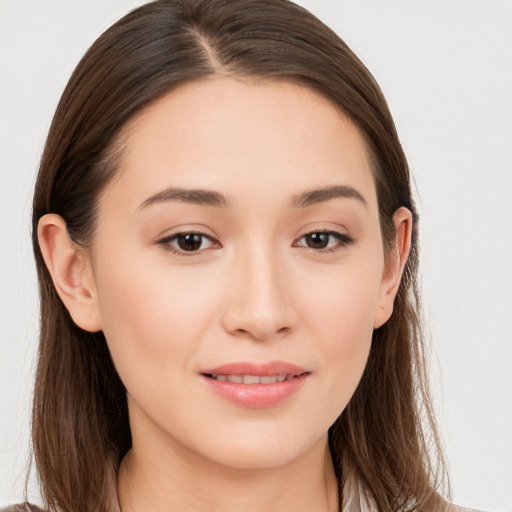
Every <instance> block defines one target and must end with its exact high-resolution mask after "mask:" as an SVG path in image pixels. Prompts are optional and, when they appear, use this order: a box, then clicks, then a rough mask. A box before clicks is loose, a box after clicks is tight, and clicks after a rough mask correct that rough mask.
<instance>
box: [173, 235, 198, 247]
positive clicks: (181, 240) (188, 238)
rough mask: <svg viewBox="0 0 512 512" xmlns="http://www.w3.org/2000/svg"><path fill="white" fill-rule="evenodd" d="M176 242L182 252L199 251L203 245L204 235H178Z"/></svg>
mask: <svg viewBox="0 0 512 512" xmlns="http://www.w3.org/2000/svg"><path fill="white" fill-rule="evenodd" d="M176 242H177V244H178V247H179V248H180V249H181V250H182V251H198V250H199V249H200V248H201V245H202V243H203V235H199V234H198V233H188V234H185V235H178V236H177V237H176Z"/></svg>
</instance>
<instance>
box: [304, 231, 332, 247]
mask: <svg viewBox="0 0 512 512" xmlns="http://www.w3.org/2000/svg"><path fill="white" fill-rule="evenodd" d="M307 238H308V245H309V247H311V248H312V249H325V247H327V245H328V244H329V233H311V234H310V235H307Z"/></svg>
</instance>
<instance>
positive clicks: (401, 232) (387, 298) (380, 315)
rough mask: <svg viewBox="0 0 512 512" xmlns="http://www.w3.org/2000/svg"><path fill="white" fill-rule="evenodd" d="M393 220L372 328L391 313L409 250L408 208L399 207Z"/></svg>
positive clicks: (379, 325)
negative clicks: (391, 243) (390, 240)
mask: <svg viewBox="0 0 512 512" xmlns="http://www.w3.org/2000/svg"><path fill="white" fill-rule="evenodd" d="M393 221H394V224H395V240H394V243H393V245H392V247H391V250H390V252H389V254H388V255H387V257H386V261H385V264H384V272H383V274H382V281H381V284H380V291H379V300H378V304H377V308H376V311H375V315H374V325H373V327H374V329H377V328H379V327H381V326H382V325H384V324H385V323H386V322H387V321H388V320H389V318H390V317H391V314H392V313H393V304H394V301H395V297H396V294H397V292H398V288H399V286H400V282H401V280H402V274H403V272H404V268H405V264H406V263H407V259H408V257H409V252H410V250H411V235H412V222H413V221H412V214H411V212H410V210H408V209H407V208H405V207H401V208H399V209H398V210H397V211H396V212H395V214H394V216H393Z"/></svg>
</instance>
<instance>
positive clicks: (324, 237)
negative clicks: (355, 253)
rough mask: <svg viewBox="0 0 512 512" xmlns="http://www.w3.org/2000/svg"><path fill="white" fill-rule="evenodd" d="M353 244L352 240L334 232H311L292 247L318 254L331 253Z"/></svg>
mask: <svg viewBox="0 0 512 512" xmlns="http://www.w3.org/2000/svg"><path fill="white" fill-rule="evenodd" d="M353 243H354V239H353V238H352V237H350V236H348V235H345V234H343V233H338V232H336V231H313V232H311V233H307V234H305V235H304V236H302V237H301V238H299V240H298V241H297V242H296V243H295V244H294V246H296V247H297V246H298V247H308V248H310V249H314V250H316V251H319V252H332V251H335V250H336V249H338V248H340V247H344V246H346V245H350V244H353Z"/></svg>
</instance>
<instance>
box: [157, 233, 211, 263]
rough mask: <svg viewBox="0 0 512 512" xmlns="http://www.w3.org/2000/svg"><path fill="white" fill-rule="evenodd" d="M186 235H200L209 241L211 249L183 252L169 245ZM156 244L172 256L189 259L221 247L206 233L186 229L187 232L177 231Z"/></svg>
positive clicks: (160, 239)
mask: <svg viewBox="0 0 512 512" xmlns="http://www.w3.org/2000/svg"><path fill="white" fill-rule="evenodd" d="M186 235H200V236H201V237H202V238H203V239H207V240H209V241H210V242H211V243H212V246H211V247H208V248H206V249H198V250H196V251H183V250H180V249H178V248H176V247H174V246H172V245H171V242H173V241H174V240H176V239H178V237H180V236H186ZM156 243H157V244H158V245H160V246H162V248H163V249H164V250H165V251H168V252H171V253H173V254H176V255H178V256H185V257H190V256H198V255H200V254H202V253H203V252H204V251H207V250H209V249H211V248H213V247H215V248H220V247H221V244H220V242H219V241H218V240H217V239H216V238H214V237H213V236H211V235H208V234H207V233H204V232H202V231H198V230H195V229H187V230H183V231H178V232H176V233H172V234H170V235H166V236H164V237H162V238H159V239H158V240H157V241H156Z"/></svg>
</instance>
